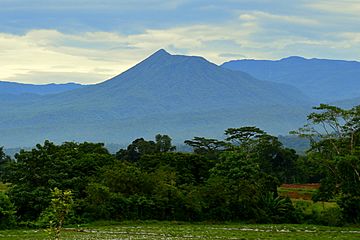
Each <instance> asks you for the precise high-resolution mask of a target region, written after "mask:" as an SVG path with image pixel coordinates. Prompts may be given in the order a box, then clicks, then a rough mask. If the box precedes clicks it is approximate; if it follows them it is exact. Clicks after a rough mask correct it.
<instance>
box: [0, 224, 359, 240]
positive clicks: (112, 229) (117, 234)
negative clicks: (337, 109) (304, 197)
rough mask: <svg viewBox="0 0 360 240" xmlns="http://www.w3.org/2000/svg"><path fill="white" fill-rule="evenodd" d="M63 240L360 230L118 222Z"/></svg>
mask: <svg viewBox="0 0 360 240" xmlns="http://www.w3.org/2000/svg"><path fill="white" fill-rule="evenodd" d="M0 239H2V240H10V239H11V240H14V239H27V240H30V239H51V238H50V236H49V234H48V233H47V232H46V231H45V230H11V231H0ZM61 239H78V240H82V239H113V240H115V239H134V240H135V239H169V240H170V239H299V240H300V239H311V240H315V239H360V229H357V228H332V227H321V226H312V225H245V224H234V223H231V224H223V225H214V224H189V223H183V224H179V223H169V222H154V223H116V224H114V223H113V224H109V223H108V224H107V225H103V226H101V225H92V226H80V227H76V228H66V229H65V230H64V231H63V233H62V236H61Z"/></svg>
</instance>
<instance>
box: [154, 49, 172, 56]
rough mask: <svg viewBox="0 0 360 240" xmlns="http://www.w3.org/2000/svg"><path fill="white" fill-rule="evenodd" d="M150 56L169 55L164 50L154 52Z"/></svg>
mask: <svg viewBox="0 0 360 240" xmlns="http://www.w3.org/2000/svg"><path fill="white" fill-rule="evenodd" d="M151 56H171V54H170V53H168V52H167V51H166V50H165V49H159V50H157V51H156V52H154V53H153V54H152V55H151Z"/></svg>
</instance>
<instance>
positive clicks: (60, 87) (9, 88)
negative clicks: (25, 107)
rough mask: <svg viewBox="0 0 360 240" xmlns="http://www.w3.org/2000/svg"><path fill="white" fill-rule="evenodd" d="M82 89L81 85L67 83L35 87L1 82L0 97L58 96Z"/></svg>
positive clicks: (33, 85)
mask: <svg viewBox="0 0 360 240" xmlns="http://www.w3.org/2000/svg"><path fill="white" fill-rule="evenodd" d="M80 87H82V85H81V84H77V83H65V84H54V83H52V84H45V85H35V84H24V83H16V82H5V81H0V95H7V94H11V95H21V94H38V95H47V94H56V93H61V92H66V91H70V90H74V89H78V88H80Z"/></svg>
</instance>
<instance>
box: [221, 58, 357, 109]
mask: <svg viewBox="0 0 360 240" xmlns="http://www.w3.org/2000/svg"><path fill="white" fill-rule="evenodd" d="M222 67H224V68H226V69H231V70H239V71H244V72H247V73H249V74H251V75H252V76H254V77H256V78H258V79H262V80H268V81H273V82H278V83H286V84H290V85H293V86H295V87H297V88H298V89H300V90H301V91H302V92H304V93H305V94H307V95H308V96H310V97H311V98H312V99H313V100H315V101H317V102H334V101H339V100H344V99H350V98H356V97H359V96H360V62H356V61H342V60H327V59H316V58H313V59H306V58H302V57H288V58H284V59H281V60H277V61H270V60H247V59H246V60H236V61H230V62H226V63H224V64H222ZM359 104H360V102H359Z"/></svg>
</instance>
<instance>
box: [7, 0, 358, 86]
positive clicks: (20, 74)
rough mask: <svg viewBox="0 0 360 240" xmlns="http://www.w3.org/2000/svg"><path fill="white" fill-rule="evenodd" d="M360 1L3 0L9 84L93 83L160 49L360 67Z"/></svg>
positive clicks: (217, 58)
mask: <svg viewBox="0 0 360 240" xmlns="http://www.w3.org/2000/svg"><path fill="white" fill-rule="evenodd" d="M359 13H360V0H173V1H171V0H164V1H163V0H132V1H130V0H0V66H1V71H0V80H2V81H13V82H23V83H36V84H45V83H66V82H78V83H83V84H91V83H98V82H102V81H104V80H106V79H109V78H111V77H113V76H115V75H117V74H119V73H121V72H123V71H125V70H127V69H128V68H130V67H131V66H133V65H135V64H136V63H138V62H139V61H141V60H143V59H144V58H146V57H147V56H149V55H151V54H152V53H153V52H155V51H157V50H158V49H165V50H167V51H168V52H170V53H171V54H185V55H196V56H203V57H205V58H206V59H208V60H209V61H211V62H214V63H216V64H221V63H223V62H226V61H229V60H234V59H244V58H247V59H281V58H284V57H288V56H303V57H306V58H327V59H343V60H356V61H360V54H359V53H360V17H359Z"/></svg>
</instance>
